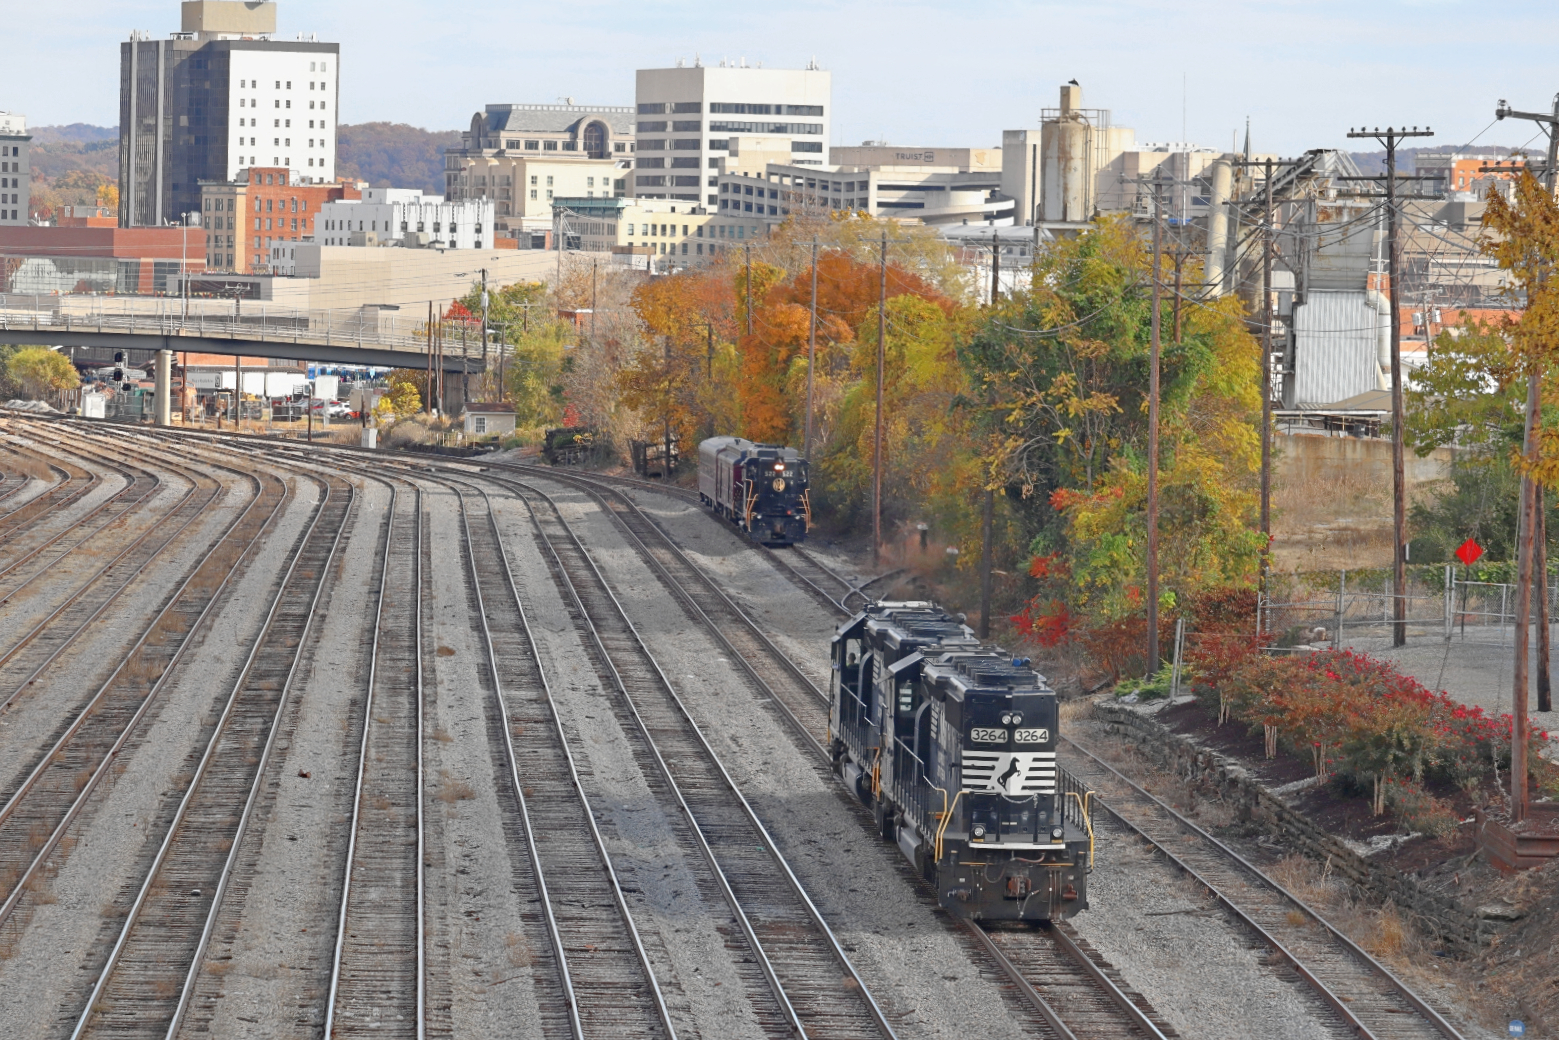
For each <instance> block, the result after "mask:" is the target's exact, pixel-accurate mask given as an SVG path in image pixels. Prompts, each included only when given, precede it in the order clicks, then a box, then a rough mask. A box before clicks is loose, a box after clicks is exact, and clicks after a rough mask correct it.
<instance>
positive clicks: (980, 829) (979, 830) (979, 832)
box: [972, 824, 985, 838]
mask: <svg viewBox="0 0 1559 1040" xmlns="http://www.w3.org/2000/svg"><path fill="white" fill-rule="evenodd" d="M972 833H973V834H974V836H975V837H976V838H983V837H985V828H984V826H982V825H980V824H976V825H975V828H974V831H973V832H972Z"/></svg>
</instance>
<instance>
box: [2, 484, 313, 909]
mask: <svg viewBox="0 0 1559 1040" xmlns="http://www.w3.org/2000/svg"><path fill="white" fill-rule="evenodd" d="M250 479H251V480H254V478H253V477H251V478H250ZM278 484H279V487H280V492H279V494H278V495H277V496H276V500H275V502H274V504H273V505H272V507H271V510H270V512H269V513H267V514H266V516H265V517H264V519H263V520H262V521H261V523H260V524H259V525H258V528H257V530H256V531H255V533H254V535H253V536H252V537H250V538H249V539H248V541H247V543H246V544H244V545H243V546H242V547H240V550H239V553H238V555H237V556H236V557H235V559H234V561H233V564H232V566H230V567H228V568H227V570H226V571H225V572H224V574H223V577H222V579H221V581H220V582H218V583H217V584H216V586H215V588H214V589H213V591H212V592H211V594H210V596H208V597H207V599H206V601H205V604H204V606H203V607H202V608H201V611H200V613H199V614H198V615H197V616H196V617H195V619H194V621H193V622H192V623H191V624H190V627H189V630H188V631H187V632H186V634H185V636H184V638H183V639H181V640H180V642H179V646H178V648H177V649H176V650H175V651H174V653H173V655H172V656H171V657H170V658H169V660H168V663H167V665H166V666H165V667H164V668H163V670H162V673H161V674H160V675H159V676H158V677H157V680H156V682H155V683H154V684H153V685H152V687H151V689H150V690H148V691H147V692H146V694H145V696H142V697H138V698H137V699H136V707H135V710H134V711H133V712H132V714H131V717H130V719H129V720H128V721H127V722H126V723H125V725H123V726H122V727H120V731H119V733H118V735H117V737H116V738H115V739H114V741H113V742H112V743H111V744H110V745H109V747H108V749H107V751H106V752H105V753H104V755H103V757H102V758H101V760H100V761H99V762H98V765H97V766H96V768H95V769H94V770H93V772H92V774H91V776H90V777H89V778H88V780H87V782H86V783H85V784H83V785H82V786H81V787H80V788H79V789H77V790H75V791H74V800H73V801H72V802H71V804H70V806H69V807H68V808H67V810H66V811H65V813H64V814H63V816H62V817H61V818H60V821H59V823H58V824H57V825H56V826H55V827H54V829H53V830H52V832H51V833H50V834H49V836H48V837H47V838H46V839H45V840H44V842H43V843H42V845H41V846H40V847H39V849H38V852H37V854H36V855H35V856H34V857H33V859H32V862H31V863H30V864H29V865H28V867H27V868H26V869H25V870H24V871H23V872H22V874H21V875H20V876H19V877H18V879H17V881H16V883H15V885H14V886H13V888H12V891H11V892H10V893H8V894H7V896H6V899H5V901H4V903H0V925H4V924H5V923H6V922H7V921H8V920H9V919H10V916H11V914H12V912H13V911H14V910H15V909H16V906H17V904H18V903H19V902H20V901H21V899H22V896H23V895H24V894H25V892H26V890H27V886H28V883H29V882H30V881H31V880H32V879H33V877H35V876H36V874H37V872H38V870H39V869H40V868H41V867H42V865H43V864H44V862H45V861H46V859H47V858H48V856H49V854H50V853H51V852H52V851H53V850H54V847H55V846H56V845H57V844H58V843H59V841H60V839H61V838H63V837H64V835H65V832H66V831H67V829H68V828H69V827H70V825H71V823H72V822H73V821H74V820H75V819H76V818H77V816H79V815H80V813H81V812H82V811H83V809H85V807H86V805H87V802H88V800H89V799H90V798H91V796H92V794H93V792H94V791H95V790H96V789H97V786H98V784H99V783H100V782H101V781H102V779H103V777H104V776H106V775H107V774H108V770H109V768H110V767H111V766H112V765H113V763H114V762H115V761H116V760H117V758H118V756H119V754H120V752H122V751H123V750H124V747H125V745H126V743H128V741H129V739H130V736H131V734H132V733H134V732H135V730H136V727H137V726H139V725H140V722H141V720H142V719H143V718H144V717H145V715H146V713H147V712H148V711H150V710H151V708H152V706H153V705H154V704H156V703H158V700H159V696H160V694H161V693H162V691H163V689H164V688H165V686H166V685H167V683H168V682H169V681H170V678H171V676H172V675H173V674H174V669H175V668H176V667H177V665H178V664H179V663H180V662H181V661H182V660H183V658H184V655H185V652H186V651H187V649H188V648H189V647H190V646H191V645H192V642H193V639H194V637H195V636H196V635H197V634H198V633H199V632H201V631H202V630H203V629H204V627H205V625H206V623H207V621H209V620H210V618H211V617H212V615H213V612H214V611H215V609H216V605H217V603H218V602H219V601H220V599H221V595H222V593H223V592H224V591H225V590H226V588H227V586H228V584H229V583H230V582H231V580H232V578H233V575H234V574H236V573H237V572H238V570H239V568H240V567H241V566H242V564H243V560H244V558H245V557H247V556H248V555H249V554H250V553H252V552H254V551H255V549H256V547H257V546H258V545H259V543H260V540H261V539H262V538H263V537H264V536H265V533H266V532H267V531H268V530H269V529H270V527H271V524H272V523H273V522H274V521H275V519H276V517H277V516H278V515H279V514H280V512H281V507H282V505H283V504H284V503H285V502H286V501H287V498H288V494H287V489H286V486H285V485H283V484H280V482H278ZM255 485H256V490H255V495H254V498H253V499H251V501H250V502H249V504H248V505H247V506H246V507H245V508H244V509H243V511H242V512H241V513H240V514H239V515H238V516H237V517H235V518H234V519H233V522H232V523H230V524H229V525H228V526H227V528H226V529H225V530H224V531H223V532H222V535H221V536H220V537H219V538H218V539H217V540H216V542H215V543H214V544H213V545H212V547H211V548H210V549H209V550H208V551H207V552H206V553H205V554H204V555H203V556H202V557H201V559H200V562H199V563H198V564H197V565H196V566H195V568H193V569H192V570H191V571H190V573H189V575H188V576H187V577H186V578H185V579H184V581H183V582H182V583H181V584H180V586H179V588H178V589H177V590H176V591H175V593H174V595H172V596H171V597H169V600H168V602H167V603H166V604H165V605H164V606H163V608H162V610H161V611H160V612H159V613H158V614H157V616H156V617H154V618H153V619H152V621H151V623H150V624H149V625H147V627H146V629H145V630H144V631H143V633H142V634H141V637H140V638H139V639H138V640H137V641H136V643H135V645H134V646H132V647H131V648H130V650H129V652H128V653H126V654H125V655H124V656H123V658H122V660H121V661H120V664H119V666H118V667H117V668H115V669H114V671H113V672H112V673H111V674H110V675H109V676H108V678H107V679H105V680H104V681H103V684H102V686H100V687H99V688H98V690H97V692H96V693H95V694H94V695H93V696H92V698H91V700H89V701H88V702H87V704H86V705H85V706H84V707H83V708H82V710H81V712H80V713H79V714H78V716H77V718H76V719H75V721H73V722H72V723H71V725H70V726H69V727H67V729H66V731H65V732H64V733H63V734H61V735H60V737H59V738H58V739H57V740H56V741H55V743H54V745H53V746H52V747H51V748H50V749H49V751H48V752H47V753H46V754H45V755H44V756H43V757H42V759H41V760H40V761H39V764H38V765H37V766H36V767H35V768H34V770H33V772H32V773H31V774H30V775H29V776H28V777H27V779H26V780H25V781H24V782H23V783H22V785H21V786H20V787H19V788H18V790H17V792H16V793H15V794H14V795H12V797H11V798H10V799H9V800H8V801H7V802H6V804H5V806H4V808H3V809H0V823H3V822H4V821H5V820H6V819H8V818H9V817H10V816H11V815H12V814H13V813H14V812H15V811H16V809H17V807H18V805H19V804H20V801H21V799H22V798H23V797H25V796H26V795H27V794H28V793H29V792H30V791H31V790H32V789H33V788H34V787H35V786H36V785H37V784H38V782H39V781H40V780H41V779H42V777H43V775H44V773H45V770H46V769H47V768H48V767H49V766H50V765H53V764H55V763H56V761H57V760H58V759H59V758H60V756H61V754H62V752H63V751H64V749H65V747H66V745H67V743H68V742H69V741H71V740H72V739H73V738H74V737H75V735H76V734H77V733H78V732H79V731H80V730H81V728H82V727H83V726H84V725H85V724H86V722H87V720H88V719H89V718H90V717H91V716H92V715H93V713H94V712H95V711H96V710H97V708H98V707H99V705H100V704H101V703H102V702H103V701H104V699H105V698H106V697H107V696H108V695H109V693H110V691H111V690H112V688H113V685H114V683H115V681H116V680H117V679H118V678H119V677H120V674H121V673H122V672H123V671H124V670H125V669H126V668H127V667H128V666H129V663H130V662H131V661H132V660H136V659H137V658H138V656H139V654H140V652H141V650H142V649H143V648H144V647H145V646H146V645H147V641H148V640H149V639H150V638H151V636H152V634H153V633H154V632H156V631H157V629H158V626H159V625H161V623H162V621H163V619H164V618H166V617H169V616H170V615H172V613H173V612H174V610H175V608H176V607H177V605H178V603H179V601H180V599H181V597H182V596H183V595H184V593H185V592H186V591H187V590H188V589H189V587H190V586H191V585H192V584H193V583H194V581H195V579H196V578H197V577H198V576H199V574H200V571H201V568H202V567H203V566H204V565H205V564H206V563H207V562H208V561H210V560H211V559H212V558H213V557H214V556H215V555H216V553H217V551H218V550H219V549H220V548H221V547H222V546H223V545H224V544H227V542H228V540H229V539H230V538H232V537H234V535H235V532H237V531H238V530H239V527H240V525H241V524H242V523H244V521H245V520H247V519H248V518H249V515H250V514H251V513H252V512H253V511H254V510H255V509H256V507H257V506H258V505H259V503H260V502H262V501H264V487H263V484H262V483H261V482H260V481H258V480H255Z"/></svg>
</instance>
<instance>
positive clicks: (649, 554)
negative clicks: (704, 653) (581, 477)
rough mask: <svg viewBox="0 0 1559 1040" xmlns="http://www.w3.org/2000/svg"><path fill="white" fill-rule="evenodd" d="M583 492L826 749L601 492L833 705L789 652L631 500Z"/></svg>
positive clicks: (586, 487) (594, 488)
mask: <svg viewBox="0 0 1559 1040" xmlns="http://www.w3.org/2000/svg"><path fill="white" fill-rule="evenodd" d="M539 475H540V476H542V477H543V478H545V476H546V474H545V473H543V474H539ZM494 479H498V480H502V479H503V478H496V477H495V478H494ZM580 490H583V491H584V492H585V494H587V495H589V496H590V497H591V498H593V499H594V500H595V501H596V502H597V504H599V505H600V506H601V508H602V509H603V511H604V512H605V513H606V514H607V515H609V516H611V517H612V518H613V519H614V520H615V521H616V524H617V526H618V528H619V530H621V531H622V532H623V533H624V534H625V535H626V536H627V538H628V542H629V545H631V546H637V547H638V549H639V551H640V553H641V554H642V555H643V557H644V559H645V560H646V561H648V562H649V564H650V566H651V568H652V569H653V570H654V571H655V573H656V574H657V575H658V576H659V577H660V578H661V580H662V582H663V583H664V585H665V586H666V588H667V590H668V591H669V592H671V594H672V595H673V596H674V597H675V598H676V599H677V600H678V601H679V602H681V603H682V604H683V606H684V607H686V608H687V610H688V612H689V614H690V615H691V616H692V618H693V619H694V620H695V621H696V622H698V623H699V624H701V625H703V626H704V628H706V629H707V630H708V631H709V633H710V634H711V635H713V636H714V638H715V640H716V641H717V642H719V644H720V645H721V646H723V647H724V648H725V649H726V651H727V652H728V653H729V654H730V655H731V659H732V662H733V663H734V664H736V665H737V666H738V667H739V668H740V669H741V670H742V671H743V672H745V673H746V674H747V675H748V676H749V677H750V678H751V679H752V681H753V682H755V683H756V684H757V685H758V688H759V689H760V690H762V691H763V692H764V693H765V694H767V695H768V696H769V697H770V698H771V699H772V700H773V702H774V704H775V705H776V706H778V707H779V708H780V709H781V711H782V712H783V713H784V714H785V717H786V718H787V719H789V720H790V722H791V724H792V725H793V726H794V727H795V728H796V730H797V732H799V733H801V734H803V735H804V736H805V737H806V738H807V739H808V740H810V741H812V742H813V743H814V744H816V745H817V746H818V747H819V748H821V747H822V746H823V744H822V741H821V740H819V739H818V734H817V733H814V732H812V731H811V730H810V729H809V728H808V727H807V725H806V724H805V723H804V722H802V720H801V718H800V716H798V715H797V714H796V711H795V710H794V709H793V708H792V706H791V705H790V704H789V703H788V701H787V699H786V698H785V697H784V696H783V695H782V694H781V693H780V691H779V690H777V689H776V688H775V686H774V684H773V683H771V682H770V681H769V680H768V679H766V678H765V677H764V676H763V675H762V674H761V673H760V672H759V671H758V669H757V667H756V666H755V665H754V664H753V663H752V662H750V661H749V660H748V655H747V654H744V653H742V652H741V651H740V650H739V649H738V648H737V647H736V645H735V644H734V643H732V642H731V640H730V637H729V636H728V635H727V634H726V632H725V630H724V629H723V628H722V627H721V626H720V625H718V624H716V623H715V622H714V621H713V620H712V619H711V618H710V617H709V614H708V612H707V611H705V610H704V609H703V607H702V606H700V605H699V603H698V602H697V601H696V600H695V599H694V598H693V595H692V593H691V592H689V591H688V590H687V589H686V588H685V587H684V586H683V584H682V582H681V581H679V580H678V579H677V578H676V577H674V576H673V575H672V574H671V572H670V571H669V570H668V569H667V568H666V566H665V565H664V563H663V562H662V561H661V560H660V558H659V557H658V556H656V554H655V552H654V551H653V550H652V549H650V547H649V546H648V545H647V544H646V543H645V542H644V539H643V538H642V537H640V535H639V533H638V531H637V530H635V528H634V526H633V525H630V524H629V523H628V522H627V521H626V520H624V519H623V517H622V516H621V515H619V513H618V511H617V510H615V509H613V508H612V507H611V505H609V504H608V503H607V502H606V500H605V499H604V498H602V496H601V494H600V492H601V491H603V490H604V491H607V492H609V493H610V494H612V496H613V498H614V499H615V500H616V501H618V502H621V503H622V504H623V505H624V507H625V509H626V511H627V513H628V515H630V516H633V517H635V518H636V519H637V520H639V522H640V524H641V525H642V526H643V527H645V528H647V529H648V530H649V531H651V532H653V534H654V536H655V537H656V539H657V541H658V543H659V545H660V546H661V547H662V548H663V549H664V550H665V551H666V552H667V553H668V554H669V555H670V556H671V558H672V559H673V560H675V561H676V562H677V563H679V564H680V565H681V566H682V567H683V568H685V569H686V571H687V573H688V574H689V575H690V576H691V577H692V579H693V581H694V582H696V583H697V584H698V585H700V586H701V587H702V589H703V590H704V591H705V592H707V593H708V594H710V595H712V596H713V597H714V602H715V605H716V606H717V607H719V608H723V609H725V610H728V611H730V612H731V614H732V615H733V616H734V617H735V618H736V619H737V621H738V623H740V624H741V625H742V626H743V627H744V628H745V630H746V631H747V632H748V633H749V634H751V635H752V636H753V638H754V639H756V640H757V642H758V644H759V648H760V650H761V651H764V652H767V653H768V654H769V655H770V657H771V658H772V659H773V661H774V662H775V663H776V664H777V665H779V667H780V670H781V671H782V672H784V673H785V674H787V675H789V676H790V677H791V678H792V679H794V680H795V681H796V683H797V684H799V685H800V687H801V688H802V689H803V690H804V691H806V690H809V691H811V693H812V696H813V698H814V699H815V700H820V701H822V702H823V703H824V704H825V705H826V704H827V702H828V696H827V695H826V694H825V693H823V691H822V690H819V689H818V688H817V685H816V684H815V683H813V682H812V680H811V679H809V678H807V676H806V673H804V672H802V671H801V669H800V668H799V667H798V666H797V665H796V664H795V662H793V661H792V660H791V659H790V658H789V657H787V656H786V655H785V654H784V652H782V651H781V650H780V649H779V648H778V647H777V646H775V645H774V642H773V640H771V639H769V637H768V636H767V635H765V634H764V633H763V630H762V629H761V628H760V627H759V626H758V624H757V623H756V622H755V621H753V620H752V618H750V617H749V616H748V615H747V613H746V612H745V611H743V610H742V609H741V607H739V606H737V605H736V603H735V602H734V601H733V600H732V599H731V597H730V596H728V595H727V594H726V592H725V590H724V589H722V588H720V586H719V585H718V584H716V583H715V582H714V581H713V580H712V579H711V578H710V577H709V576H708V575H707V574H705V573H704V572H703V570H702V569H701V568H699V567H698V566H697V565H695V564H694V563H693V561H691V560H689V559H688V558H687V554H686V553H684V552H683V551H682V549H681V548H680V547H679V546H677V545H676V543H674V542H673V541H672V540H671V539H670V538H669V537H668V536H667V535H666V533H665V532H664V531H662V530H661V529H660V528H659V527H657V526H656V525H655V524H654V523H653V522H652V521H650V519H649V518H648V517H647V516H645V515H644V514H643V512H642V511H641V510H640V509H639V507H638V506H637V505H636V504H635V503H634V502H633V501H632V500H631V499H629V498H627V496H625V495H623V494H622V493H621V492H619V491H617V490H616V489H614V488H611V487H606V486H598V485H594V484H592V483H590V482H588V481H586V482H583V483H582V485H581V486H580ZM825 728H826V721H825Z"/></svg>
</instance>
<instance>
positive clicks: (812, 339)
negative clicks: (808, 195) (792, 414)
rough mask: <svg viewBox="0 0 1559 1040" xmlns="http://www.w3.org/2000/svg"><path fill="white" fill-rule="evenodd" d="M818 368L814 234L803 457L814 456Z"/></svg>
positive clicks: (815, 249)
mask: <svg viewBox="0 0 1559 1040" xmlns="http://www.w3.org/2000/svg"><path fill="white" fill-rule="evenodd" d="M816 368H817V236H816V235H813V236H812V315H811V320H810V321H809V322H808V324H807V423H806V432H805V433H804V434H803V435H802V437H801V457H802V458H804V459H811V458H812V384H813V372H814V370H815V369H816Z"/></svg>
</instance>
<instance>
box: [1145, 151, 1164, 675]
mask: <svg viewBox="0 0 1559 1040" xmlns="http://www.w3.org/2000/svg"><path fill="white" fill-rule="evenodd" d="M1159 187H1160V185H1159V181H1158V178H1156V177H1155V178H1154V181H1153V313H1152V319H1151V320H1152V326H1151V328H1152V333H1151V340H1150V342H1149V345H1148V568H1147V569H1148V647H1147V650H1148V662H1147V674H1148V675H1152V674H1153V673H1154V672H1156V671H1158V656H1159V653H1158V363H1159V348H1160V345H1161V344H1160V342H1159V335H1160V331H1161V330H1160V325H1161V324H1162V322H1160V320H1159V313H1158V311H1159V296H1160V286H1159V282H1160V279H1159V261H1160V256H1161V254H1162V251H1163V248H1164V238H1163V226H1164V222H1163V219H1162V218H1163V213H1162V212H1161V209H1162V206H1163V196H1162V194H1161V193H1160V191H1159Z"/></svg>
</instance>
